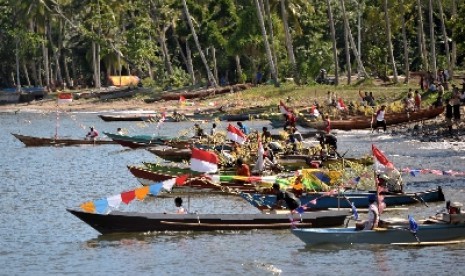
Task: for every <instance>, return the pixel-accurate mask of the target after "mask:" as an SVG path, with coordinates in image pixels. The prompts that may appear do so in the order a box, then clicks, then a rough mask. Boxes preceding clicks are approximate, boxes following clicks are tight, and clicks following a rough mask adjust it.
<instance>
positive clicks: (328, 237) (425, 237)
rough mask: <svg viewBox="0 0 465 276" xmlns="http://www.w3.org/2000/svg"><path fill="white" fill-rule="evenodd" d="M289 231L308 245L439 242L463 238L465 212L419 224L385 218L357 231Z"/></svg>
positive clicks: (336, 229) (464, 233) (410, 220)
mask: <svg viewBox="0 0 465 276" xmlns="http://www.w3.org/2000/svg"><path fill="white" fill-rule="evenodd" d="M292 233H293V234H294V235H296V236H297V237H298V238H299V239H301V240H302V241H303V242H305V243H306V244H308V245H316V244H397V245H415V246H417V245H418V246H421V245H439V244H448V243H456V242H463V241H464V239H465V214H463V213H460V214H449V213H441V214H438V215H436V216H432V217H430V218H428V219H425V220H421V221H419V222H418V223H417V222H416V221H415V220H413V219H412V217H409V219H408V220H406V219H404V220H400V221H399V220H395V221H392V222H389V221H387V222H385V223H382V224H381V225H380V228H375V229H374V230H361V231H357V230H355V228H353V227H351V228H322V229H293V230H292Z"/></svg>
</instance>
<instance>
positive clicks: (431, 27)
mask: <svg viewBox="0 0 465 276" xmlns="http://www.w3.org/2000/svg"><path fill="white" fill-rule="evenodd" d="M433 12H434V11H433V0H429V34H430V43H431V67H432V68H431V69H432V70H433V77H434V79H436V78H437V72H438V68H437V65H436V37H435V36H434V21H433Z"/></svg>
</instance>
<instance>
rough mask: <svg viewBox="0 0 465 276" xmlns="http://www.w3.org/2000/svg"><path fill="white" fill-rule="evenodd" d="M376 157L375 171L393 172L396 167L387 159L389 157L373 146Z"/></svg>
mask: <svg viewBox="0 0 465 276" xmlns="http://www.w3.org/2000/svg"><path fill="white" fill-rule="evenodd" d="M371 149H372V151H373V157H374V165H373V166H374V170H375V171H383V172H386V171H387V169H389V170H393V169H394V165H393V164H392V163H391V162H390V161H389V160H388V159H387V157H386V156H385V155H384V154H383V153H382V152H381V151H380V150H379V149H378V148H377V147H375V145H371Z"/></svg>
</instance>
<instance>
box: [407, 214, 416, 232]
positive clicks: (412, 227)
mask: <svg viewBox="0 0 465 276" xmlns="http://www.w3.org/2000/svg"><path fill="white" fill-rule="evenodd" d="M408 223H409V230H410V232H412V233H413V234H416V233H417V231H418V224H417V222H416V221H415V219H413V217H412V216H411V215H408Z"/></svg>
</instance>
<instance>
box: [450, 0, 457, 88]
mask: <svg viewBox="0 0 465 276" xmlns="http://www.w3.org/2000/svg"><path fill="white" fill-rule="evenodd" d="M451 5H452V7H451V8H452V17H453V18H457V3H456V2H455V0H452V4H451ZM452 37H455V36H454V28H452ZM450 63H451V71H450V72H449V75H450V79H451V80H452V79H453V77H454V70H455V65H456V64H457V43H456V42H455V40H452V45H451V57H450Z"/></svg>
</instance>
